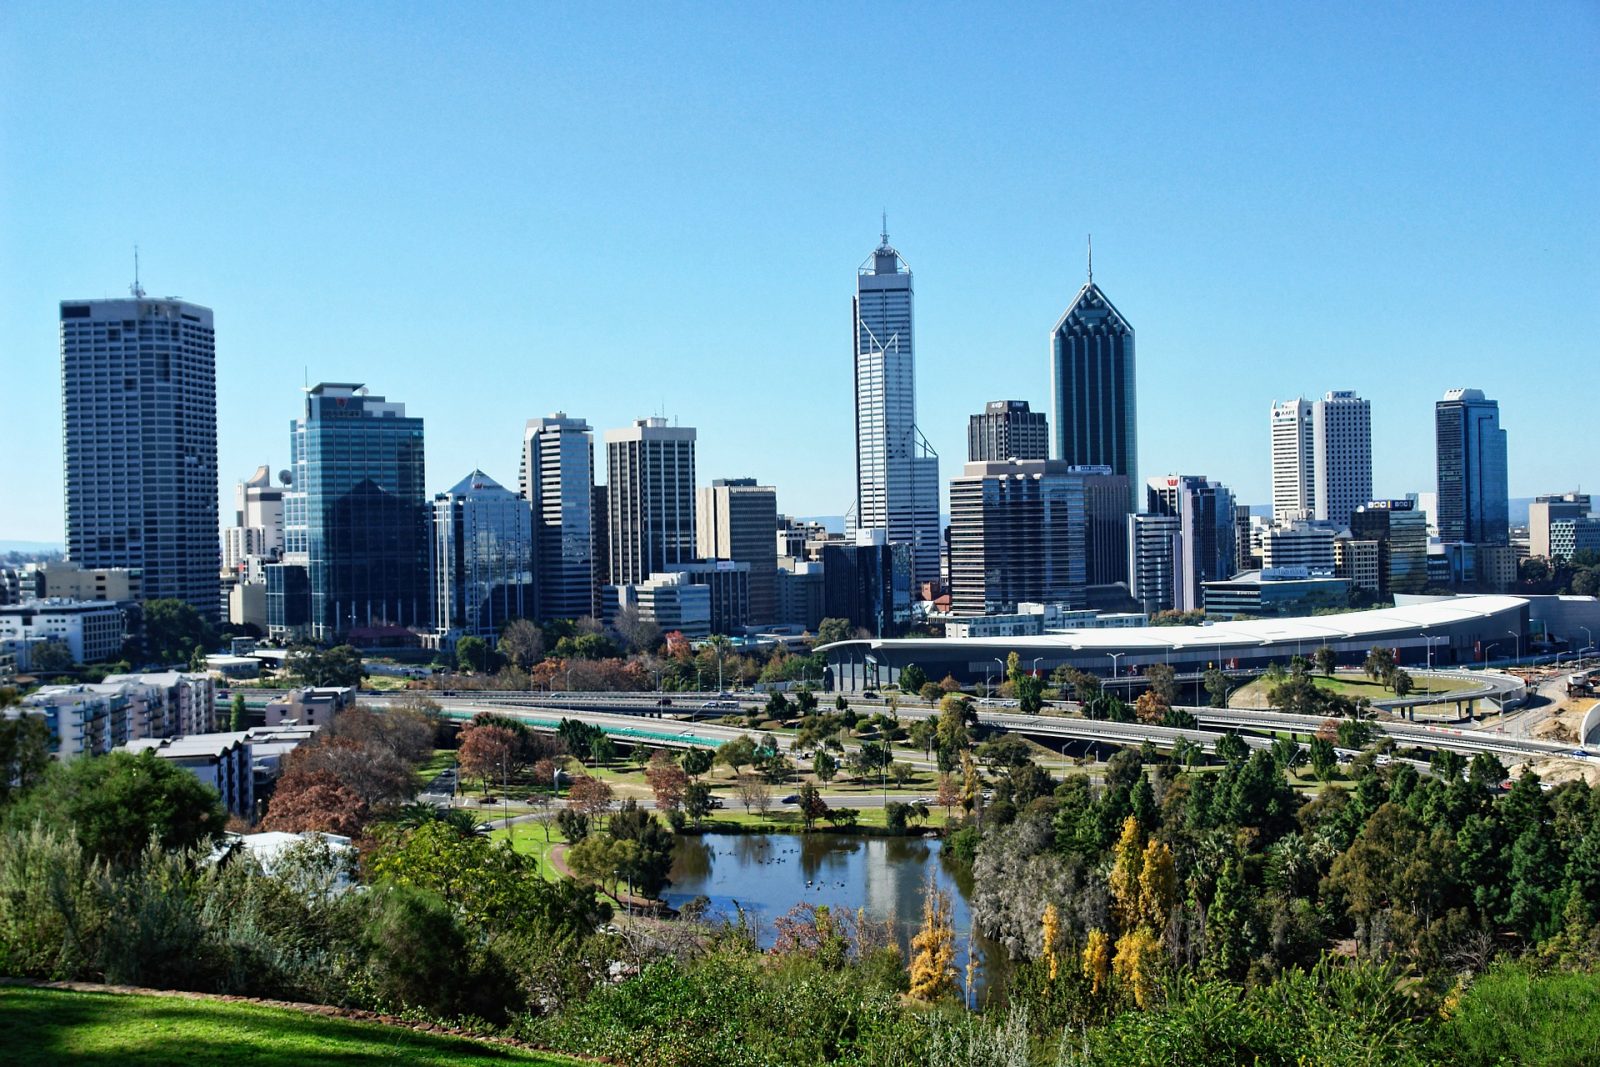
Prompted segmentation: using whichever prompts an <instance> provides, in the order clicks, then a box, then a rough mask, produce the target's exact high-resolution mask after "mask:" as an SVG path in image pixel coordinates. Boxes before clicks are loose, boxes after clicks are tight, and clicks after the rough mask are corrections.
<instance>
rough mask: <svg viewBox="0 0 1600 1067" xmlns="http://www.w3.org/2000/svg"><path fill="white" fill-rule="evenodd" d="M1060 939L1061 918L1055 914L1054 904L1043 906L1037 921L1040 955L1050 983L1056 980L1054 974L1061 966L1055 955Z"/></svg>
mask: <svg viewBox="0 0 1600 1067" xmlns="http://www.w3.org/2000/svg"><path fill="white" fill-rule="evenodd" d="M1060 938H1061V917H1060V916H1059V915H1058V914H1056V906H1055V904H1053V903H1051V904H1046V905H1045V906H1044V916H1043V918H1041V919H1040V920H1039V941H1040V945H1041V947H1040V955H1041V956H1043V958H1044V962H1045V965H1046V966H1047V967H1048V968H1049V972H1050V981H1052V982H1054V981H1055V980H1056V973H1057V971H1059V969H1060V966H1061V960H1060V958H1059V957H1058V956H1057V955H1056V942H1057V941H1059V940H1060Z"/></svg>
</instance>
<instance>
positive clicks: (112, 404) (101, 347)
mask: <svg viewBox="0 0 1600 1067" xmlns="http://www.w3.org/2000/svg"><path fill="white" fill-rule="evenodd" d="M61 400H62V404H61V408H62V427H61V438H62V450H63V452H64V453H65V460H66V486H65V489H66V493H65V496H66V527H67V558H68V559H70V560H72V561H73V562H74V563H78V564H81V565H83V566H85V567H124V568H132V569H136V570H139V571H140V572H141V573H142V577H143V595H144V596H145V597H146V598H147V599H157V598H164V597H176V598H177V599H179V600H183V601H186V602H188V603H189V604H191V605H193V607H194V608H195V610H197V611H199V612H200V613H201V615H202V616H204V617H205V618H206V619H208V620H214V619H216V618H217V616H218V603H219V599H218V590H219V585H218V581H217V575H218V572H219V571H220V569H221V566H222V550H221V544H220V543H219V541H218V538H217V358H216V335H215V333H214V331H213V329H212V320H211V310H210V309H209V308H204V307H200V306H199V305H198V304H190V303H187V302H185V301H182V300H172V299H147V298H146V297H145V295H144V291H143V290H142V289H140V288H138V283H137V282H136V283H135V284H134V291H133V297H132V299H127V300H65V301H62V303H61Z"/></svg>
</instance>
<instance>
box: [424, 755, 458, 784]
mask: <svg viewBox="0 0 1600 1067" xmlns="http://www.w3.org/2000/svg"><path fill="white" fill-rule="evenodd" d="M455 765H456V750H455V749H453V748H436V749H434V750H433V755H431V756H429V757H428V758H427V759H426V760H425V761H424V762H423V763H422V765H421V766H420V767H418V768H417V771H416V773H417V784H418V785H427V784H428V783H429V782H431V781H433V779H434V776H435V775H437V774H438V773H439V772H440V771H442V770H444V769H445V768H446V767H454V766H455Z"/></svg>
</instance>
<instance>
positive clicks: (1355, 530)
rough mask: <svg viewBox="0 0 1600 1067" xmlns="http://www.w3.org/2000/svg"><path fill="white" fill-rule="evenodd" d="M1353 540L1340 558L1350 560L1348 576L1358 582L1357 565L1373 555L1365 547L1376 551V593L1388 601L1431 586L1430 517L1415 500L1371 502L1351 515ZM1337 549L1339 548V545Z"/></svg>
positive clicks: (1341, 552) (1343, 550) (1347, 568)
mask: <svg viewBox="0 0 1600 1067" xmlns="http://www.w3.org/2000/svg"><path fill="white" fill-rule="evenodd" d="M1350 534H1351V538H1350V541H1351V542H1352V543H1348V544H1346V545H1345V546H1344V547H1343V548H1342V549H1340V550H1339V555H1341V556H1343V557H1344V558H1345V559H1346V560H1348V561H1350V562H1348V563H1347V564H1346V570H1348V571H1349V573H1348V574H1341V575H1340V577H1350V578H1351V579H1352V581H1353V582H1354V583H1355V584H1358V585H1361V586H1362V587H1365V586H1364V584H1363V583H1361V582H1357V581H1356V579H1357V578H1358V574H1357V573H1356V568H1357V567H1358V566H1367V564H1363V563H1361V562H1360V561H1362V560H1363V559H1364V558H1365V557H1370V556H1371V555H1372V550H1371V549H1369V548H1366V547H1364V544H1363V543H1365V544H1371V545H1375V546H1376V548H1377V552H1376V555H1377V572H1378V584H1377V590H1376V591H1377V594H1378V596H1379V597H1380V598H1383V599H1388V598H1390V597H1392V596H1394V594H1396V593H1420V592H1422V591H1423V590H1424V589H1426V588H1427V587H1428V517H1427V516H1426V515H1425V514H1423V513H1422V512H1421V511H1418V510H1417V506H1416V502H1415V501H1412V500H1371V501H1368V502H1367V503H1365V504H1363V505H1362V506H1361V507H1359V508H1356V511H1355V514H1354V515H1351V516H1350ZM1336 547H1337V546H1336Z"/></svg>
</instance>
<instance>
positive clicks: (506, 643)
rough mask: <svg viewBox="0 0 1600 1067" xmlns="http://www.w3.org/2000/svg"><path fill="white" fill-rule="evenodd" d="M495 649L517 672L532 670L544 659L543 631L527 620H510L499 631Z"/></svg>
mask: <svg viewBox="0 0 1600 1067" xmlns="http://www.w3.org/2000/svg"><path fill="white" fill-rule="evenodd" d="M495 648H496V650H497V651H498V652H499V653H500V655H501V656H503V657H505V660H506V662H507V663H510V664H511V665H512V666H513V667H516V668H517V669H518V670H523V671H526V670H532V669H533V665H534V664H536V663H538V662H539V661H540V660H542V659H544V631H543V630H541V629H540V628H539V627H538V626H536V625H535V624H534V623H532V622H529V621H528V620H527V619H512V620H511V621H510V622H508V623H506V624H505V626H504V628H502V629H501V631H500V640H499V642H498V643H497V644H496V645H495Z"/></svg>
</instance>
